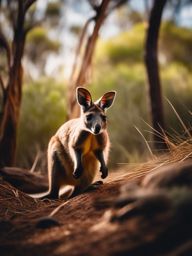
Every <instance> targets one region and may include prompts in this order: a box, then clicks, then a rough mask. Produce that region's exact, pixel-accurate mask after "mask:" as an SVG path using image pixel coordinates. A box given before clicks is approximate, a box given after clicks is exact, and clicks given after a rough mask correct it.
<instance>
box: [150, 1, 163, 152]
mask: <svg viewBox="0 0 192 256" xmlns="http://www.w3.org/2000/svg"><path fill="white" fill-rule="evenodd" d="M165 4H166V0H161V1H160V0H154V4H153V7H152V10H151V14H150V18H149V26H148V30H147V37H146V43H145V63H146V69H147V76H148V82H149V98H150V108H151V117H152V126H153V129H154V131H155V132H154V147H155V148H156V149H165V148H166V144H165V141H164V139H163V137H161V135H160V134H162V129H163V130H164V129H165V124H164V116H163V104H162V94H161V82H160V77H159V66H158V57H157V51H158V36H159V29H160V25H161V17H162V13H163V9H164V7H165ZM162 136H163V135H162Z"/></svg>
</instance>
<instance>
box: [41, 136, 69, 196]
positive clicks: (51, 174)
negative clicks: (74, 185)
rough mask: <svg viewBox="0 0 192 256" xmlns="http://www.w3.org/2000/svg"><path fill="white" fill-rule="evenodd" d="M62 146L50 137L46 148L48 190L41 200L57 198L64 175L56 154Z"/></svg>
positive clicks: (55, 138) (54, 138)
mask: <svg viewBox="0 0 192 256" xmlns="http://www.w3.org/2000/svg"><path fill="white" fill-rule="evenodd" d="M61 149H62V145H61V143H60V141H59V140H58V139H57V137H52V139H51V141H50V143H49V147H48V180H49V190H48V192H47V193H45V194H44V195H43V197H41V198H51V199H57V198H59V190H60V187H61V184H62V179H63V177H62V176H63V175H64V172H65V170H64V167H63V166H62V165H61V162H60V160H59V157H58V154H59V153H60V152H61Z"/></svg>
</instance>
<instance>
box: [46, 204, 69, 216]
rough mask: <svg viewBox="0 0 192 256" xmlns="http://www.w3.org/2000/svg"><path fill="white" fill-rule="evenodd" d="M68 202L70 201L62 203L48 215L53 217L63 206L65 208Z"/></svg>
mask: <svg viewBox="0 0 192 256" xmlns="http://www.w3.org/2000/svg"><path fill="white" fill-rule="evenodd" d="M67 203H68V201H66V202H64V203H62V204H60V205H59V206H57V207H56V208H55V209H54V210H53V211H52V212H51V213H50V214H49V215H48V217H53V216H54V215H55V214H56V213H58V211H60V210H61V208H63V207H64V206H65V205H66V204H67Z"/></svg>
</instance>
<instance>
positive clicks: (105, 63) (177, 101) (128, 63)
mask: <svg viewBox="0 0 192 256" xmlns="http://www.w3.org/2000/svg"><path fill="white" fill-rule="evenodd" d="M167 29H169V31H171V32H170V33H169V32H168V31H167ZM181 31H183V30H182V29H181V28H178V27H175V26H174V25H173V24H171V25H170V24H164V26H163V27H162V31H161V35H162V37H161V38H160V57H163V59H166V62H163V63H162V65H161V66H160V71H161V78H162V87H163V98H165V97H167V98H168V99H169V100H170V101H171V102H172V104H173V105H174V107H175V108H176V110H177V112H178V113H179V114H180V116H181V118H182V119H183V121H184V122H185V123H186V125H187V126H188V127H191V125H192V124H191V122H190V121H189V120H191V114H190V113H189V110H190V109H192V102H191V96H192V87H191V83H192V75H191V73H190V70H189V66H190V65H191V64H190V62H189V61H188V58H189V57H190V52H191V49H190V47H191V45H192V44H191V43H192V42H191V40H192V36H191V33H192V32H191V31H190V30H187V29H184V34H182V33H181ZM144 32H145V26H144V25H143V24H137V25H136V26H134V27H133V28H132V29H131V30H130V31H128V32H124V33H122V34H120V35H119V36H117V37H115V38H112V39H110V40H109V41H105V42H101V41H100V42H99V44H98V47H97V52H96V61H95V66H96V71H95V73H94V79H93V80H94V81H93V84H92V85H91V86H92V90H93V91H94V92H95V91H96V94H97V96H98V97H99V96H101V94H102V93H104V92H105V91H107V90H112V89H115V90H117V99H116V102H115V104H114V106H113V108H112V109H111V110H109V123H110V125H109V127H110V134H111V136H110V137H111V141H112V152H111V164H112V165H113V166H115V167H117V166H118V165H115V163H117V162H134V161H142V160H143V158H144V157H146V155H147V154H149V152H147V147H146V145H145V142H144V140H143V138H142V137H141V135H140V134H139V133H138V132H137V131H136V129H135V126H136V127H138V128H139V130H140V131H141V132H142V134H143V135H144V136H145V138H146V139H147V140H148V141H150V140H151V129H150V127H149V126H148V125H146V124H145V122H147V123H148V124H150V113H149V102H148V94H147V93H148V90H147V86H148V85H147V80H146V74H145V67H144V63H143V45H144ZM167 41H169V44H167ZM165 49H166V51H165ZM179 49H180V50H179ZM170 56H171V57H170ZM160 59H161V58H160ZM164 112H165V119H166V125H167V127H166V128H167V131H168V132H169V133H170V134H171V136H173V137H175V138H176V136H178V134H177V133H180V134H183V133H184V130H183V127H182V126H181V124H180V122H179V121H178V119H177V117H176V115H175V114H174V111H173V110H172V108H171V106H170V105H169V104H168V103H167V101H166V100H164ZM143 120H144V121H143ZM149 144H150V145H151V143H150V142H149Z"/></svg>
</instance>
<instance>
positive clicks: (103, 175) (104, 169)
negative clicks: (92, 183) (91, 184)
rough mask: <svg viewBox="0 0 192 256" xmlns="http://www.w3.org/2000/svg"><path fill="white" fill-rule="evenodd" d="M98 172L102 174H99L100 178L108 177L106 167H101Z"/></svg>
mask: <svg viewBox="0 0 192 256" xmlns="http://www.w3.org/2000/svg"><path fill="white" fill-rule="evenodd" d="M100 172H101V173H102V174H101V178H102V179H105V178H106V177H107V176H108V168H107V166H101V168H100Z"/></svg>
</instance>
